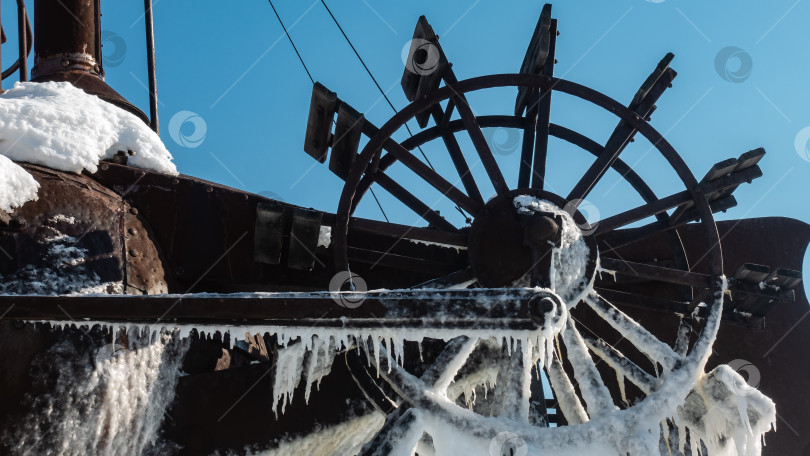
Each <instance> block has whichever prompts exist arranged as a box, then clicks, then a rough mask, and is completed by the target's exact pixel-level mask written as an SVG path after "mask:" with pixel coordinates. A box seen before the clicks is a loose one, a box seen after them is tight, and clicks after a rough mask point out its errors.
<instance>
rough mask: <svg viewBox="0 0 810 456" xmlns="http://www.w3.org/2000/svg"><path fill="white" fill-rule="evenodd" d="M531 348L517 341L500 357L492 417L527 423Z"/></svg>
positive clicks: (529, 396) (529, 397)
mask: <svg viewBox="0 0 810 456" xmlns="http://www.w3.org/2000/svg"><path fill="white" fill-rule="evenodd" d="M530 349H531V347H529V345H528V344H527V343H524V342H522V341H520V340H518V341H517V342H516V343H515V347H514V349H513V350H512V351H511V353H509V354H505V356H503V357H502V359H501V362H500V365H499V369H498V380H497V386H496V388H495V407H494V415H495V416H502V417H506V418H509V419H512V420H516V421H521V422H524V423H528V422H529V405H530V404H529V402H530V399H531V380H532V379H531V375H532V372H531V371H532V362H531V352H530Z"/></svg>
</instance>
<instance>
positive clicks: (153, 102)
mask: <svg viewBox="0 0 810 456" xmlns="http://www.w3.org/2000/svg"><path fill="white" fill-rule="evenodd" d="M143 8H144V17H145V22H146V66H147V69H148V71H149V117H150V118H151V119H152V120H151V125H150V126H151V127H152V130H155V133H160V126H159V125H158V98H157V72H156V71H155V20H154V16H153V15H152V0H144V2H143Z"/></svg>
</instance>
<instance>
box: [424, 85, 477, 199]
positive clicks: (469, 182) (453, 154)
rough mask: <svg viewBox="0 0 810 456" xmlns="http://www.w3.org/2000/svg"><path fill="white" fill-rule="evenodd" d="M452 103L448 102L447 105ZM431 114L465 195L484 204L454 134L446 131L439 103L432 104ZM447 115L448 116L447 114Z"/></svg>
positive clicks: (443, 115)
mask: <svg viewBox="0 0 810 456" xmlns="http://www.w3.org/2000/svg"><path fill="white" fill-rule="evenodd" d="M451 101H452V99H451ZM448 103H449V102H448ZM452 105H453V103H449V104H448V107H450V106H452ZM431 114H432V115H433V120H434V121H435V122H436V125H437V126H438V127H439V131H441V133H442V140H444V145H445V146H446V147H447V152H448V153H449V154H450V159H452V160H453V166H455V167H456V171H457V172H458V177H459V178H460V179H461V183H462V184H464V189H465V190H467V195H469V196H470V198H472V199H474V200H475V201H478V202H479V203H481V204H484V198H483V197H482V196H481V191H480V190H479V189H478V184H476V183H475V177H474V176H473V175H472V173H470V166H469V165H468V164H467V159H465V158H464V154H463V153H462V152H461V147H460V146H459V145H458V141H456V137H455V135H454V134H453V133H452V132H450V131H448V130H447V128H446V126H445V124H444V118H445V113H443V112H442V109H441V107H440V106H439V105H434V106H433V109H432V112H431ZM447 117H448V118H449V116H447Z"/></svg>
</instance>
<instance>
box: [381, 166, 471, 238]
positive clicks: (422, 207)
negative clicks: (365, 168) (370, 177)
mask: <svg viewBox="0 0 810 456" xmlns="http://www.w3.org/2000/svg"><path fill="white" fill-rule="evenodd" d="M374 179H375V181H376V182H377V184H378V185H379V186H380V187H382V188H384V189H385V190H386V191H387V192H388V193H390V194H392V195H394V197H395V198H396V199H398V200H400V201H401V202H402V204H404V205H406V206H408V208H409V209H410V210H412V211H414V212H415V213H416V215H418V216H419V217H422V218H423V219H425V221H426V222H428V223H429V224H431V225H433V226H435V227H436V228H440V229H443V230H446V231H458V230H457V229H456V227H455V226H454V225H453V224H452V223H450V222H448V221H447V219H446V218H444V217H442V216H441V215H439V213H438V212H436V211H434V210H433V209H431V208H430V207H429V206H428V205H427V204H425V203H424V202H422V200H420V199H419V198H417V197H416V196H414V195H413V193H411V192H409V191H407V190H405V188H404V187H403V186H401V185H399V184H398V183H397V181H395V180H394V179H391V178H390V177H389V176H388V175H387V174H385V173H383V172H377V173H376V174H375V175H374Z"/></svg>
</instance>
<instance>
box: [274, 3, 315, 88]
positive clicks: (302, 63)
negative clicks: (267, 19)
mask: <svg viewBox="0 0 810 456" xmlns="http://www.w3.org/2000/svg"><path fill="white" fill-rule="evenodd" d="M267 1H268V2H270V8H273V13H275V14H276V19H278V23H279V24H281V28H282V29H284V34H285V35H287V39H288V40H290V44H292V47H293V50H294V51H295V55H297V56H298V60H300V61H301V65H302V66H303V67H304V71H306V72H307V76H309V80H310V81H312V83H313V84H315V80H314V79H312V74H310V72H309V68H307V64H306V63H304V59H303V58H302V57H301V53H299V52H298V48H297V47H295V43H293V40H292V37H291V36H290V32H288V31H287V27H285V26H284V22H283V21H282V20H281V16H279V15H278V11H276V6H275V5H273V0H267Z"/></svg>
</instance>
